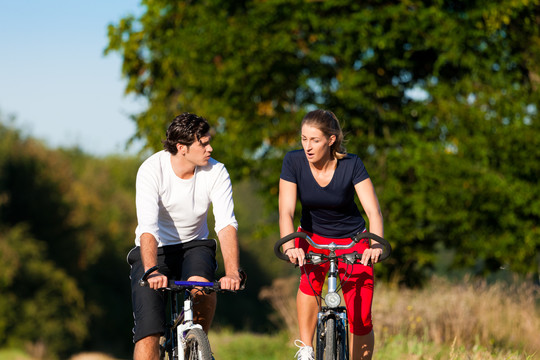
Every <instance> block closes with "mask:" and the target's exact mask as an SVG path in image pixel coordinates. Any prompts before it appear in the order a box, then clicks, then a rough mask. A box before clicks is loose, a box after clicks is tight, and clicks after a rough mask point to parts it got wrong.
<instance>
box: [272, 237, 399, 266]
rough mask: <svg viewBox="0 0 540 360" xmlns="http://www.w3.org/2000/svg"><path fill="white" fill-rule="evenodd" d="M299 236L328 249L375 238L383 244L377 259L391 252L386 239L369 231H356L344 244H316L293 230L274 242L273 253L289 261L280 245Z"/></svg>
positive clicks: (331, 249)
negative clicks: (349, 240)
mask: <svg viewBox="0 0 540 360" xmlns="http://www.w3.org/2000/svg"><path fill="white" fill-rule="evenodd" d="M299 237H300V238H303V239H305V240H306V241H307V242H308V243H310V244H311V245H312V246H313V247H315V248H317V249H326V250H330V251H335V250H345V249H350V248H352V247H353V246H354V245H356V244H357V243H358V242H360V240H362V239H371V240H375V241H376V242H378V243H379V244H381V245H382V246H383V253H382V255H381V257H380V258H379V261H384V260H386V259H388V257H390V254H391V253H392V246H391V245H390V243H389V242H388V241H387V240H386V239H384V238H382V237H380V236H379V235H376V234H373V233H369V232H363V233H358V234H356V235H354V236H353V237H351V242H350V243H349V244H345V245H337V244H335V243H334V242H332V243H330V244H328V245H322V244H317V243H316V242H315V241H313V239H312V238H311V237H309V235H308V234H306V233H304V232H294V233H292V234H289V235H286V236H284V237H282V238H281V239H279V240H278V241H277V242H276V244H275V245H274V253H275V254H276V256H277V257H278V258H280V259H281V260H284V261H289V257H288V256H287V255H285V254H284V253H282V252H281V246H282V245H283V244H285V243H286V242H288V241H291V240H293V239H296V238H299ZM360 255H361V254H360Z"/></svg>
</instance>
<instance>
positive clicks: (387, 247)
mask: <svg viewBox="0 0 540 360" xmlns="http://www.w3.org/2000/svg"><path fill="white" fill-rule="evenodd" d="M352 239H353V240H354V241H355V242H359V241H360V240H362V239H371V240H375V241H376V242H378V243H379V244H381V245H382V246H383V253H382V255H381V257H380V258H379V261H384V260H386V259H388V258H389V257H390V255H391V254H392V246H391V245H390V243H389V242H388V240H386V239H385V238H382V237H380V236H379V235H376V234H373V233H369V232H364V233H358V234H356V235H354V236H353V237H352Z"/></svg>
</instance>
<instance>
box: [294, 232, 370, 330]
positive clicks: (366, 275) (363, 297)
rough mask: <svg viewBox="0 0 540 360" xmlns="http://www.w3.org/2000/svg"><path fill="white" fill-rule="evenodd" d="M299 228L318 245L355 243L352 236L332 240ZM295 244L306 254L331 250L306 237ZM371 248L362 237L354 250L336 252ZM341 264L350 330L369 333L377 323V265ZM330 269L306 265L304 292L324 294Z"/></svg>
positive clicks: (367, 241) (302, 276)
mask: <svg viewBox="0 0 540 360" xmlns="http://www.w3.org/2000/svg"><path fill="white" fill-rule="evenodd" d="M299 231H302V232H304V233H306V234H308V235H309V237H311V239H313V241H315V242H316V243H318V244H330V243H331V242H334V243H336V244H338V245H343V244H349V243H350V242H351V238H345V239H330V238H325V237H322V236H319V235H317V234H312V233H310V232H307V231H305V230H303V229H299ZM295 246H296V247H299V248H302V249H304V252H305V253H306V254H307V253H308V251H313V252H315V253H320V254H328V253H329V250H322V249H316V248H314V247H313V246H311V245H310V244H309V243H308V242H307V241H306V240H304V239H302V238H297V239H296V240H295ZM368 248H369V240H368V239H362V240H361V241H360V242H359V243H358V244H356V245H355V246H353V247H352V248H350V249H347V250H336V255H341V254H344V253H350V252H353V251H357V252H358V253H362V252H363V251H364V250H365V249H368ZM338 267H339V278H340V280H341V288H342V291H343V298H344V300H345V306H346V308H347V317H348V318H349V326H350V331H351V332H352V333H353V334H355V335H367V334H369V333H370V332H371V330H372V329H373V324H372V323H371V303H372V300H373V268H372V267H371V266H364V265H362V264H354V265H347V264H345V263H343V262H339V265H338ZM329 268H330V264H329V263H324V264H319V265H311V264H307V265H304V266H303V267H302V275H301V277H300V291H302V293H304V294H306V295H310V296H316V295H318V294H320V293H321V291H322V287H323V285H324V280H325V277H326V273H327V272H328V270H329ZM308 277H309V279H308ZM310 283H311V286H310ZM314 292H315V293H314Z"/></svg>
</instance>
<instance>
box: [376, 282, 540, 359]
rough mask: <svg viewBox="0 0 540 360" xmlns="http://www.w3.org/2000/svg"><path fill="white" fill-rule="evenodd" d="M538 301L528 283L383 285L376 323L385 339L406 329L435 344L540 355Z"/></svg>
mask: <svg viewBox="0 0 540 360" xmlns="http://www.w3.org/2000/svg"><path fill="white" fill-rule="evenodd" d="M539 300H540V297H539V292H538V289H537V288H535V287H534V286H533V285H526V284H514V285H509V284H503V283H497V284H494V285H488V284H486V282H483V281H481V282H476V281H471V280H468V279H466V280H465V281H464V282H463V283H462V284H452V283H450V282H448V281H446V280H444V279H441V278H433V279H432V280H431V282H430V284H429V285H428V286H426V287H425V288H424V289H422V290H411V289H403V288H398V287H395V286H394V287H391V286H383V285H379V286H377V289H376V292H375V299H374V302H373V314H374V315H373V316H374V325H375V326H376V328H377V329H378V334H379V336H381V337H382V339H384V337H385V336H388V335H393V334H406V335H412V336H416V337H419V338H424V339H427V340H429V341H433V342H434V343H436V344H454V346H457V347H460V346H464V347H466V348H472V347H474V346H475V345H481V346H483V347H486V348H488V349H495V348H498V349H515V350H524V351H525V352H527V353H529V354H532V353H539V354H540V337H539V336H538V334H540V311H539V309H538V306H537V302H538V301H539Z"/></svg>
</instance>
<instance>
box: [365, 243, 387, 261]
mask: <svg viewBox="0 0 540 360" xmlns="http://www.w3.org/2000/svg"><path fill="white" fill-rule="evenodd" d="M382 253H383V246H382V245H380V244H378V243H376V242H375V241H373V242H372V244H371V248H369V249H366V250H364V253H363V254H362V260H360V263H361V264H362V265H366V266H367V265H368V264H369V263H371V264H376V263H378V262H379V258H380V257H381V255H382Z"/></svg>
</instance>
